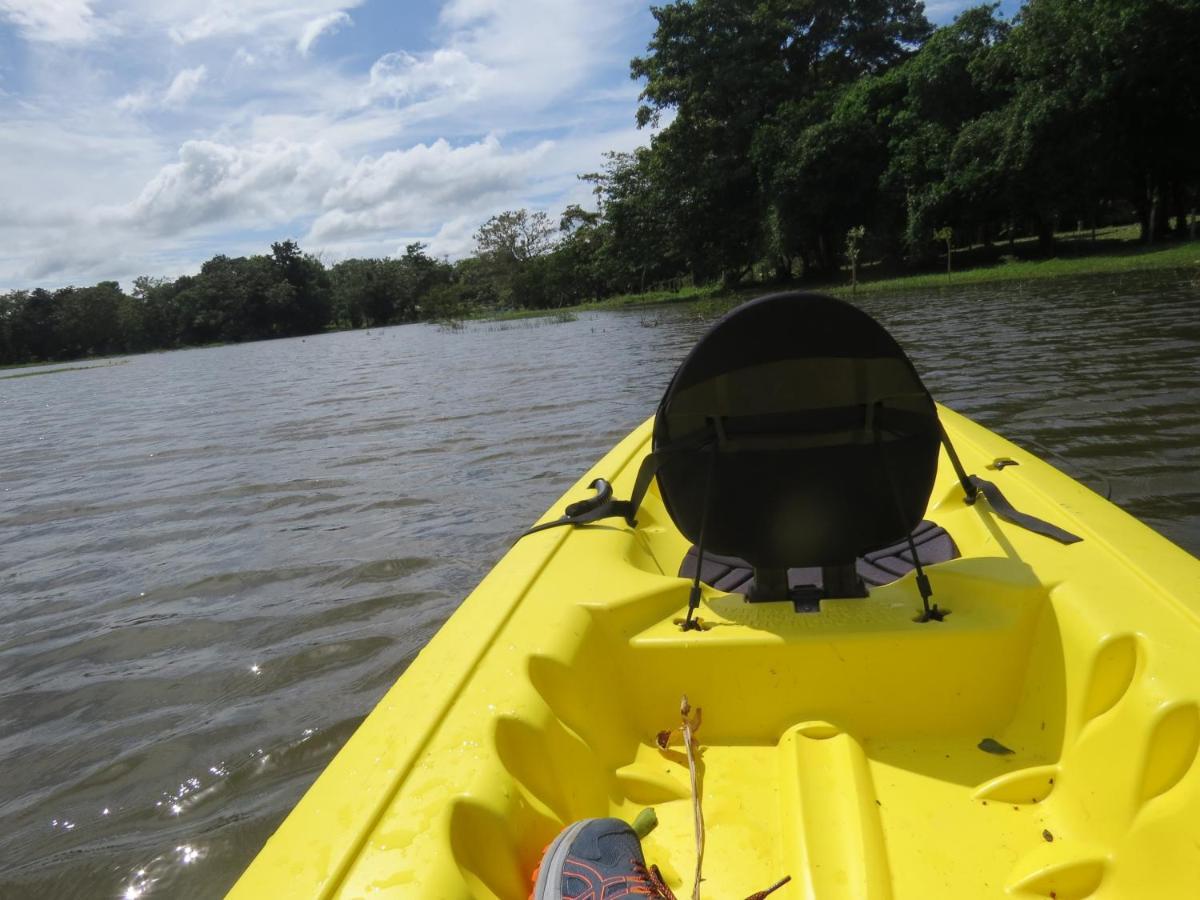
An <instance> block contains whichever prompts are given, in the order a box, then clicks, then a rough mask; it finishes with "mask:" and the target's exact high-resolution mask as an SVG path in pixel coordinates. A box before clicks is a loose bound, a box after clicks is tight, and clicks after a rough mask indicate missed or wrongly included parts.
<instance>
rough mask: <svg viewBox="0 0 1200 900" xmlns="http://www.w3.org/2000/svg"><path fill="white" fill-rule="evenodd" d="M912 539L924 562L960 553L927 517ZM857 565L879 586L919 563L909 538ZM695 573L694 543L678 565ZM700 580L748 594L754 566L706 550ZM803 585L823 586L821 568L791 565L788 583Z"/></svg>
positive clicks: (686, 574)
mask: <svg viewBox="0 0 1200 900" xmlns="http://www.w3.org/2000/svg"><path fill="white" fill-rule="evenodd" d="M913 543H915V544H916V545H917V553H918V554H920V556H921V565H923V566H928V565H932V564H934V563H940V562H946V561H947V560H951V559H957V558H958V555H959V553H958V547H956V546H955V544H954V539H953V538H951V537H950V534H949V532H947V531H946V529H945V528H942V527H941V526H940V525H937V524H934V523H933V522H930V521H929V520H927V519H926V520H923V521H922V522H921V523H920V524H919V525H917V527H916V528H915V529H913ZM855 568H857V569H858V574H859V575H861V576H862V579H863V581H864V582H866V584H867V585H868V586H870V587H880V586H882V585H885V584H890V583H891V582H893V581H897V580H898V579H900V578H902V577H903V576H905V575H907V574H908V573H909V572H911V571H912V570H913V569H914V568H916V566H915V565H914V564H913V559H912V553H911V551H910V550H909V549H908V541H900V542H898V543H895V544H891V545H890V546H887V547H883V548H881V549H879V550H874V551H872V552H870V553H867V554H865V555H863V556H861V557H859V558H858V559H857V560H855ZM695 574H696V547H695V545H693V546H692V547H691V548H690V549H689V550H688V552H687V555H686V556H684V558H683V562H682V563H681V564H680V566H679V575H680V577H683V578H693V577H695ZM700 580H701V581H703V582H704V583H705V584H708V585H711V586H712V587H714V588H716V589H717V590H719V591H727V592H728V593H731V594H748V593H749V592H750V589H751V588H752V587H753V585H754V569H753V567H752V566H751V565H750V564H749V563H748V562H746V561H745V560H744V559H739V558H738V557H736V556H717V555H715V554H712V553H708V552H705V554H704V567H703V569H701V571H700ZM801 585H815V586H817V587H822V586H823V585H822V584H821V570H820V569H819V568H802V569H788V587H790V588H794V587H799V586H801Z"/></svg>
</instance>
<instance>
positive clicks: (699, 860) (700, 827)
mask: <svg viewBox="0 0 1200 900" xmlns="http://www.w3.org/2000/svg"><path fill="white" fill-rule="evenodd" d="M691 711H692V707H691V705H690V704H689V703H688V698H687V694H684V695H683V699H682V700H681V701H680V703H679V715H680V717H681V718H682V719H683V724H682V725H680V731H682V732H683V746H684V749H685V750H687V761H688V773H689V774H690V775H691V780H692V813H693V815H694V819H695V829H696V882H695V884H694V885H693V887H692V900H700V869H701V867H702V866H703V865H704V811H703V810H702V809H701V808H700V787H699V783H698V779H697V778H696V747H695V735H696V732H697V731H699V730H700V708H699V707H697V708H696V715H695V718H694V719H693V718H691V717H690V713H691Z"/></svg>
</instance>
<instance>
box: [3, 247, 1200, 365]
mask: <svg viewBox="0 0 1200 900" xmlns="http://www.w3.org/2000/svg"><path fill="white" fill-rule="evenodd" d="M1127 234H1129V229H1128V228H1124V227H1122V228H1114V229H1109V230H1108V234H1107V235H1106V236H1105V237H1103V238H1101V239H1099V240H1096V241H1090V242H1088V245H1089V246H1090V247H1091V248H1093V252H1082V253H1079V254H1078V255H1062V256H1053V257H1050V258H1049V259H1020V258H1015V257H1012V256H1006V257H1003V258H1000V259H989V260H986V261H979V255H980V252H981V248H965V249H963V250H957V251H955V258H956V259H958V258H962V259H963V260H964V263H963V264H964V268H962V269H961V270H956V271H954V272H952V273H951V274H950V275H947V274H946V273H944V272H942V273H936V272H925V273H918V274H901V275H884V276H881V277H871V276H872V274H873V273H872V271H871V269H872V267H871V266H867V267H865V272H864V275H865V277H864V278H863V279H862V280H860V281H859V283H858V286H857V287H856V288H852V287H851V286H850V285H849V284H848V283H846V281H845V280H844V279H842V280H837V281H832V280H823V281H804V280H796V281H791V282H770V281H761V282H753V283H747V284H741V285H738V286H736V287H733V288H723V287H722V286H721V285H720V284H707V285H700V286H698V287H697V286H690V287H684V288H681V289H679V290H678V291H665V290H659V291H646V292H644V293H639V294H620V295H617V296H614V297H606V298H605V299H603V300H596V301H592V302H589V303H578V304H574V305H571V306H560V307H553V308H546V309H510V310H475V311H472V312H469V313H467V314H465V315H464V316H463V317H462V318H460V319H422V320H418V321H416V322H407V323H397V324H425V325H447V324H451V325H455V324H461V323H466V322H505V321H512V320H518V319H544V318H549V319H553V318H556V317H557V318H560V319H561V320H563V321H572V320H573V319H574V317H575V316H576V315H578V314H579V313H589V312H606V311H612V310H621V309H652V308H655V307H660V306H670V305H673V304H678V303H698V302H703V301H710V302H712V303H715V304H719V305H720V306H722V307H724V306H726V305H732V304H734V303H736V302H738V301H740V300H746V299H750V298H752V297H754V296H758V295H761V294H763V293H767V292H770V291H777V290H801V291H818V292H822V293H826V294H831V295H833V296H835V297H841V298H843V299H845V298H851V297H854V296H857V295H858V294H877V293H886V292H905V291H914V290H935V289H936V290H941V289H944V288H956V287H963V286H974V285H983V284H1000V283H1011V282H1020V281H1048V280H1053V279H1055V278H1070V277H1076V278H1081V277H1088V276H1099V275H1113V274H1126V273H1133V272H1152V271H1165V270H1170V269H1179V270H1181V271H1188V270H1191V271H1192V272H1193V273H1194V275H1195V278H1196V280H1197V282H1198V283H1200V239H1197V240H1188V241H1183V242H1181V243H1171V244H1156V245H1153V246H1149V247H1147V246H1145V245H1144V244H1139V243H1137V242H1135V241H1132V240H1129V239H1127V238H1126V237H1125V235H1127ZM1029 247H1030V243H1029V242H1028V241H1026V242H1018V247H1017V249H1018V250H1021V249H1025V250H1028V249H1029ZM1060 247H1061V248H1062V249H1063V250H1064V251H1066V250H1069V249H1071V247H1072V241H1071V238H1070V237H1067V238H1066V239H1060ZM1095 248H1098V249H1095ZM990 251H991V252H992V253H993V254H995V253H996V251H997V248H990ZM972 258H974V259H976V263H975V264H974V265H972V264H970V262H968V261H969V260H971V259H972ZM392 327H395V326H392V325H382V326H381V325H372V326H371V327H370V328H329V329H327V330H326V331H323V332H316V333H315V334H313V335H292V336H290V337H314V336H316V334H330V333H338V332H346V331H369V330H372V329H376V328H392ZM277 339H278V338H265V340H277ZM260 340H264V339H260ZM229 343H254V342H252V341H233V342H221V341H218V342H215V343H209V344H195V345H189V346H184V347H174V348H170V349H166V348H158V349H154V350H147V351H144V352H143V353H119V354H112V355H99V356H80V357H76V358H74V359H58V360H45V361H41V362H23V363H11V364H8V365H4V366H0V371H3V372H14V370H18V371H19V370H21V369H40V368H42V367H44V366H51V365H59V366H62V367H63V368H62V369H56V370H53V371H56V372H57V371H64V370H70V369H77V368H94V366H86V367H79V366H74V365H71V364H73V363H81V362H101V361H104V360H112V359H120V358H125V357H130V356H143V355H146V354H148V353H169V352H172V351H173V350H196V349H202V348H203V347H212V346H224V345H226V344H229ZM29 374H30V375H33V374H51V373H50V372H31V373H29ZM0 377H2V378H5V379H7V378H17V377H23V376H22V375H20V374H16V373H15V372H14V374H6V375H4V376H0Z"/></svg>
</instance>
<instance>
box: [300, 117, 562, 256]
mask: <svg viewBox="0 0 1200 900" xmlns="http://www.w3.org/2000/svg"><path fill="white" fill-rule="evenodd" d="M551 146H552V145H551V144H549V143H543V144H539V145H538V146H536V147H533V148H531V149H529V150H525V151H520V152H512V153H510V152H506V151H505V150H504V148H503V147H502V146H501V145H500V141H499V140H498V139H497V138H496V137H495V136H494V135H489V136H488V137H487V138H485V139H484V140H482V141H479V142H477V143H473V144H468V145H466V146H461V147H451V146H450V144H449V143H448V142H446V141H444V140H439V141H435V142H434V143H433V144H430V145H425V144H418V145H416V146H415V147H411V148H409V149H407V150H393V151H390V152H388V153H384V154H382V155H381V156H379V157H376V158H374V159H364V160H362V161H360V162H359V163H358V164H357V165H356V166H355V167H354V168H353V170H351V171H350V172H348V173H347V174H346V176H345V178H343V179H342V180H341V181H340V182H339V183H338V184H337V185H335V186H333V187H332V188H331V189H330V190H329V191H328V192H327V193H326V194H325V195H324V197H323V198H322V206H323V207H324V209H325V211H324V212H323V213H322V214H321V215H320V216H319V217H318V218H317V220H316V221H315V222H314V223H313V226H312V229H311V232H310V237H311V239H312V240H315V241H327V240H331V239H333V240H336V239H342V238H346V237H354V236H361V235H364V234H369V233H371V232H380V231H382V232H393V233H401V234H403V233H408V234H413V233H424V234H428V233H429V232H431V231H433V230H435V229H436V228H438V226H439V225H440V223H441V222H442V221H443V220H444V219H445V218H446V216H447V215H448V214H449V215H454V214H461V213H462V212H463V210H464V209H473V210H486V209H489V208H490V207H491V206H492V205H494V204H495V203H496V202H497V200H499V199H503V198H505V197H510V196H512V195H513V194H515V193H517V192H519V191H520V190H521V189H522V188H523V187H524V186H525V184H526V183H527V182H528V180H529V177H530V175H531V173H532V172H533V170H534V169H535V167H536V166H537V165H538V164H539V162H540V161H541V160H542V159H543V158H544V157H545V156H546V154H547V152H548V151H549V150H550V148H551Z"/></svg>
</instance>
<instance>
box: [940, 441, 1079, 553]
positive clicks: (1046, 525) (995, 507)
mask: <svg viewBox="0 0 1200 900" xmlns="http://www.w3.org/2000/svg"><path fill="white" fill-rule="evenodd" d="M938 427H939V428H940V429H941V432H942V446H943V447H945V448H946V455H947V456H948V457H950V465H952V466H953V467H954V473H955V474H956V475H957V476H958V481H959V483H960V484H961V485H962V487H963V493H964V494H966V497H965V498H964V499H965V500H966V502H967V505H968V506H969V505H971V504H973V503H974V502H975V501H976V500H977V499H978V498H979V495H980V494H983V496H984V498H985V499H986V500H987V502H988V506H990V507H991V508H992V512H994V513H995V514H996V515H998V516H999V517H1000V518H1002V519H1004V521H1006V522H1011V523H1012V524H1014V525H1018V526H1020V527H1021V528H1024V529H1025V530H1026V531H1032V532H1033V533H1034V534H1040V535H1042V536H1043V537H1048V538H1051V539H1052V540H1055V541H1058V542H1059V543H1060V544H1076V543H1078V542H1079V541H1081V540H1083V538H1081V537H1080V536H1079V535H1077V534H1072V533H1071V532H1069V531H1067V530H1066V529H1065V528H1059V527H1058V526H1057V525H1054V524H1052V523H1050V522H1047V521H1045V520H1044V519H1039V518H1038V517H1037V516H1031V515H1029V514H1028V513H1023V512H1021V511H1020V510H1018V509H1017V508H1016V507H1015V506H1013V505H1012V503H1010V502H1009V500H1008V498H1007V497H1005V496H1004V494H1003V492H1001V490H1000V488H998V487H997V486H996V485H995V484H993V483H992V482H990V481H987V480H986V479H983V478H980V477H979V476H978V475H968V474H967V470H966V469H965V468H963V464H962V460H960V459H959V458H958V453H957V452H955V450H954V445H953V444H952V443H950V435H948V434H947V433H946V429H945V427H944V426H942V424H941V423H940V422H939V423H938Z"/></svg>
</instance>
